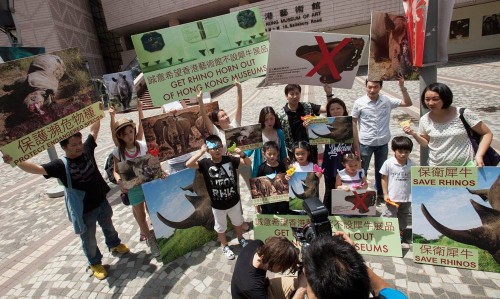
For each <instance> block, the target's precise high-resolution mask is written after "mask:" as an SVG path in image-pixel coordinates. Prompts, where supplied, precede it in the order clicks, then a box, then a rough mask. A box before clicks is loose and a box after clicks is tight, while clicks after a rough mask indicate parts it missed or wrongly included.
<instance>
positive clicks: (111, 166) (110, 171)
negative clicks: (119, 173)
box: [104, 152, 117, 184]
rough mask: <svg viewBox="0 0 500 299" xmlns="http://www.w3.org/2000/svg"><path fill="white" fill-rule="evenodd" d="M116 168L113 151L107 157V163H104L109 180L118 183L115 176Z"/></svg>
mask: <svg viewBox="0 0 500 299" xmlns="http://www.w3.org/2000/svg"><path fill="white" fill-rule="evenodd" d="M114 170H115V162H114V160H113V152H111V153H110V154H109V155H108V157H107V158H106V163H104V171H106V174H107V175H108V180H109V181H110V182H111V183H113V184H116V183H117V182H116V179H115V176H114V175H113V171H114Z"/></svg>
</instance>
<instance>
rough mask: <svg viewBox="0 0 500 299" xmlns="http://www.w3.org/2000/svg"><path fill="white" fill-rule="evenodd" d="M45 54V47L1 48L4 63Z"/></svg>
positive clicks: (0, 52)
mask: <svg viewBox="0 0 500 299" xmlns="http://www.w3.org/2000/svg"><path fill="white" fill-rule="evenodd" d="M43 53H45V48H44V47H0V58H1V59H2V60H3V62H6V61H12V60H16V59H22V58H26V57H30V56H34V55H40V54H43Z"/></svg>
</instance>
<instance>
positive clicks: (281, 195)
mask: <svg viewBox="0 0 500 299" xmlns="http://www.w3.org/2000/svg"><path fill="white" fill-rule="evenodd" d="M250 194H251V196H252V199H253V205H254V206H258V205H262V204H268V203H273V202H279V201H288V200H289V198H288V180H287V179H286V178H285V174H284V173H277V174H276V173H275V174H270V175H267V176H261V177H256V178H250Z"/></svg>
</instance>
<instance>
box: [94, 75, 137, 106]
mask: <svg viewBox="0 0 500 299" xmlns="http://www.w3.org/2000/svg"><path fill="white" fill-rule="evenodd" d="M102 78H103V80H104V85H106V90H107V93H108V97H109V104H110V105H111V106H113V108H115V111H116V112H118V113H120V112H129V111H130V110H131V109H133V108H135V107H137V93H136V91H135V88H134V78H133V77H132V71H125V72H119V73H112V74H106V75H104V76H102Z"/></svg>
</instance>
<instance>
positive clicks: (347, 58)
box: [266, 31, 368, 89]
mask: <svg viewBox="0 0 500 299" xmlns="http://www.w3.org/2000/svg"><path fill="white" fill-rule="evenodd" d="M270 42H271V49H270V52H269V65H268V70H267V77H266V80H267V82H268V83H294V84H307V85H324V84H331V85H332V86H333V87H335V88H347V89H350V88H352V85H353V84H354V79H355V77H356V73H357V71H358V68H359V60H360V59H361V56H362V53H363V49H364V48H365V46H366V44H367V42H368V37H367V36H365V35H347V34H338V33H319V32H297V31H293V32H291V31H272V32H271V37H270Z"/></svg>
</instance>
